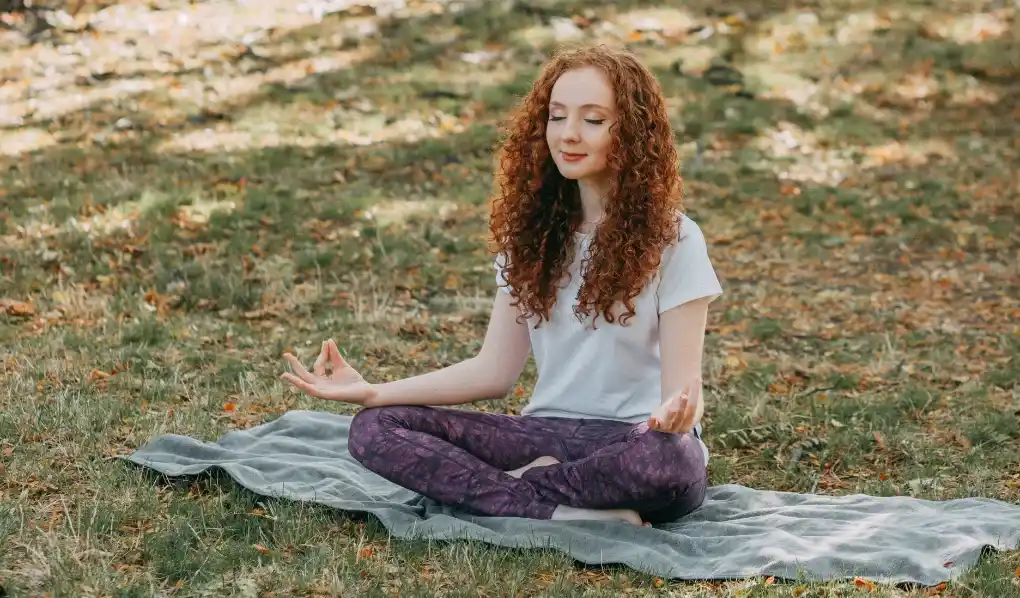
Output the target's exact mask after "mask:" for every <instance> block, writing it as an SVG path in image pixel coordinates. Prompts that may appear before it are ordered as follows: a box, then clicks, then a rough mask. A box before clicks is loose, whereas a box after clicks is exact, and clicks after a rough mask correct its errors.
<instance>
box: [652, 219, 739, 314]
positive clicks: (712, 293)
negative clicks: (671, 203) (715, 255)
mask: <svg viewBox="0 0 1020 598" xmlns="http://www.w3.org/2000/svg"><path fill="white" fill-rule="evenodd" d="M722 292H723V290H722V285H720V284H719V277H718V276H716V273H715V268H714V267H713V266H712V260H711V259H709V257H708V244H707V243H706V242H705V235H704V234H703V233H702V232H701V228H700V227H699V226H698V225H697V224H696V223H695V222H694V221H693V220H691V219H690V218H687V217H686V216H684V217H683V220H682V223H681V226H680V239H679V240H678V241H677V243H675V244H673V245H671V246H669V247H667V248H666V251H665V252H663V256H662V263H661V264H660V266H659V287H658V290H657V291H656V297H657V299H658V305H659V308H658V309H659V313H660V314H661V313H663V312H665V311H667V310H669V309H672V308H674V307H676V306H678V305H683V304H684V303H687V302H689V301H694V300H695V299H701V298H704V297H710V298H711V299H710V300H711V301H714V300H715V299H717V298H718V297H719V296H720V295H722Z"/></svg>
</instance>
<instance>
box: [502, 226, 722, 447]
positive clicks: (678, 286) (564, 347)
mask: <svg viewBox="0 0 1020 598" xmlns="http://www.w3.org/2000/svg"><path fill="white" fill-rule="evenodd" d="M590 240H591V235H590V234H577V235H576V236H575V242H577V243H578V250H577V252H576V254H575V259H574V262H573V263H572V264H571V265H570V277H569V279H564V281H563V282H561V283H560V285H561V288H560V290H559V291H558V294H557V298H556V302H555V304H554V305H553V307H552V309H551V311H550V319H549V321H546V322H543V323H542V325H541V326H540V327H539V328H538V329H535V328H534V324H535V322H536V317H535V316H532V317H531V318H529V326H528V332H529V334H530V336H531V350H532V353H533V355H534V357H535V364H536V365H537V368H538V381H537V383H536V385H535V389H534V392H533V393H532V395H531V399H530V401H529V402H528V404H527V406H525V408H524V409H523V410H522V412H521V414H522V415H530V416H539V417H572V418H592V419H609V420H617V421H624V422H629V423H639V422H643V421H646V420H647V419H648V418H649V416H651V414H652V412H653V411H654V410H655V409H656V408H658V406H659V405H660V404H661V403H662V397H661V390H660V387H661V384H660V376H661V373H660V360H659V314H661V313H663V312H664V311H666V310H668V309H670V308H673V307H676V306H678V305H681V304H683V303H686V302H688V301H693V300H695V299H699V298H702V297H711V300H713V301H714V300H715V299H716V298H717V297H719V296H720V295H721V294H722V287H721V286H720V284H719V279H718V277H717V276H716V273H715V269H714V268H713V267H712V262H711V260H710V259H709V256H708V246H707V243H706V242H705V237H704V235H703V234H702V232H701V229H700V228H699V227H698V225H697V224H696V223H695V222H694V221H693V220H691V219H690V218H688V217H687V216H682V219H681V225H680V238H679V242H675V243H673V244H671V245H669V246H667V247H666V248H665V250H664V251H663V255H662V260H661V263H660V265H659V272H658V273H657V274H656V276H655V277H654V278H653V279H652V280H651V281H650V282H649V283H648V285H647V286H646V287H645V289H644V290H643V291H642V292H641V294H639V295H638V296H637V297H636V298H635V299H634V306H635V307H634V309H635V312H636V314H635V315H634V316H633V317H631V318H630V319H628V320H627V325H626V326H621V325H620V322H619V319H617V321H616V322H613V323H612V324H609V323H608V322H606V321H605V320H604V319H603V318H602V317H599V319H598V321H597V322H596V327H597V328H596V329H594V330H593V329H592V328H591V318H592V317H594V316H589V317H588V318H586V319H585V321H584V322H580V321H578V319H577V317H576V316H575V315H574V313H573V307H574V305H575V304H576V298H577V293H578V291H579V290H580V287H581V282H582V279H581V274H580V265H581V260H582V259H583V256H584V252H585V250H586V249H587V247H588V244H589V242H590ZM504 265H505V261H504V256H503V255H502V254H500V255H499V256H497V257H496V262H495V269H496V281H497V284H498V285H499V286H500V287H501V288H503V289H504V290H505V291H507V292H509V290H508V289H507V283H506V279H505V278H504V277H503V271H502V267H503V266H504ZM617 310H619V306H617ZM614 313H619V311H616V312H614ZM695 431H696V433H697V435H698V437H699V440H700V436H701V426H700V424H699V425H698V426H697V428H696V429H695ZM702 450H703V452H704V453H705V459H706V462H707V460H708V450H707V448H706V447H705V446H704V443H702Z"/></svg>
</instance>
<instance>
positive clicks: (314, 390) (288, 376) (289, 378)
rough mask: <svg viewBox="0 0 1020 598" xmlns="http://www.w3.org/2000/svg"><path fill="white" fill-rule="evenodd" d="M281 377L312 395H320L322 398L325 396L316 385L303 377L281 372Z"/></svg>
mask: <svg viewBox="0 0 1020 598" xmlns="http://www.w3.org/2000/svg"><path fill="white" fill-rule="evenodd" d="M280 378H282V379H284V380H286V381H287V382H290V383H291V384H293V385H294V386H296V387H298V388H299V389H301V390H303V391H304V392H306V393H308V394H310V395H312V396H313V397H318V398H320V399H321V398H323V396H322V392H321V391H319V390H318V389H317V388H315V386H313V385H311V384H309V383H307V382H305V381H304V380H302V379H301V378H298V377H297V376H295V375H294V374H287V373H285V374H281V375H280Z"/></svg>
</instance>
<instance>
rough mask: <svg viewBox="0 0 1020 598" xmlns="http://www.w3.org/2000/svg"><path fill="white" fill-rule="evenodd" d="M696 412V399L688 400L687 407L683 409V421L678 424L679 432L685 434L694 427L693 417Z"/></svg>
mask: <svg viewBox="0 0 1020 598" xmlns="http://www.w3.org/2000/svg"><path fill="white" fill-rule="evenodd" d="M697 414H698V403H697V401H690V402H688V404H687V408H686V409H684V417H683V423H682V424H681V426H680V432H681V433H684V434H686V433H687V432H690V431H691V430H692V429H694V417H695V416H696V415H697Z"/></svg>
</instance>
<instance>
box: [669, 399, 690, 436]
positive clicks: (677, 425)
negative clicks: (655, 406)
mask: <svg viewBox="0 0 1020 598" xmlns="http://www.w3.org/2000/svg"><path fill="white" fill-rule="evenodd" d="M686 413H687V399H681V400H680V401H679V402H678V403H677V404H676V405H675V406H674V408H673V409H672V410H671V412H670V421H669V429H670V430H671V431H673V432H676V431H679V430H680V429H681V427H682V426H683V424H684V419H685V417H686Z"/></svg>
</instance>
